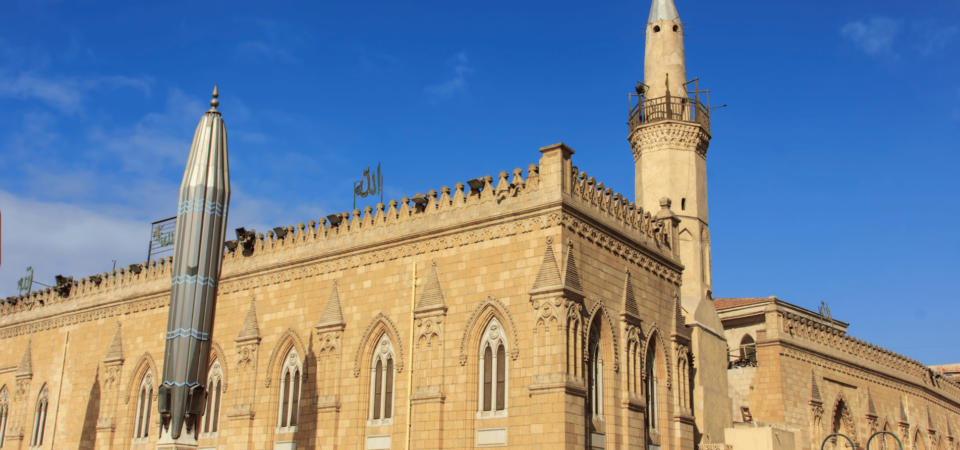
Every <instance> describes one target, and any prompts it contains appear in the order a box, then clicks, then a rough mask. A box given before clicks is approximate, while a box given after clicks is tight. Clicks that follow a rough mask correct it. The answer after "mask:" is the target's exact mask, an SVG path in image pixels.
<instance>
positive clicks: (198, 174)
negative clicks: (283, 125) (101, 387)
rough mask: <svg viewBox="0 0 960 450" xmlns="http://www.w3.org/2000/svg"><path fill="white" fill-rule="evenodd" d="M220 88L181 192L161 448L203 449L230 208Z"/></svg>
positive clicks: (160, 405) (195, 140)
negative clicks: (199, 441)
mask: <svg viewBox="0 0 960 450" xmlns="http://www.w3.org/2000/svg"><path fill="white" fill-rule="evenodd" d="M218 96H219V92H218V91H217V87H216V86H214V87H213V100H211V101H210V106H211V108H210V109H209V110H208V111H207V112H206V113H205V114H204V115H203V117H202V118H201V119H200V123H199V124H198V125H197V130H196V132H194V135H193V145H192V146H191V148H190V156H189V157H188V159H187V167H186V170H184V173H183V182H182V183H181V184H180V204H179V207H178V208H177V229H176V235H175V236H176V239H175V241H174V250H173V255H174V259H173V278H172V283H171V289H170V307H169V311H168V318H167V339H166V348H165V350H164V355H163V383H162V384H161V386H160V388H159V392H158V401H157V409H158V410H159V412H160V420H161V427H162V430H161V439H160V441H159V442H158V446H157V447H158V448H161V449H170V450H173V449H177V450H180V449H187V448H196V440H194V438H193V437H194V435H195V434H196V432H195V431H196V430H195V429H194V427H195V426H196V425H199V423H200V416H201V415H202V414H203V405H204V401H205V395H206V394H205V391H206V384H207V362H208V361H207V360H208V357H209V355H210V337H211V334H212V333H213V317H214V313H215V311H216V302H217V284H218V283H219V281H220V265H221V262H222V260H223V242H224V238H225V236H226V231H227V230H226V229H227V212H228V208H229V205H230V170H229V169H228V164H227V163H228V161H227V160H228V158H227V130H226V128H224V124H223V117H221V115H220V111H218V110H217V106H219V105H220V102H219V101H218V100H217V97H218Z"/></svg>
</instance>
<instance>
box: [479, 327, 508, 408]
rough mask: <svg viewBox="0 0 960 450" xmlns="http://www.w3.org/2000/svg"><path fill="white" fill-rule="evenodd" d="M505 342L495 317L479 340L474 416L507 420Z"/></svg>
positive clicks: (506, 359)
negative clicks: (477, 383)
mask: <svg viewBox="0 0 960 450" xmlns="http://www.w3.org/2000/svg"><path fill="white" fill-rule="evenodd" d="M507 344H508V343H507V340H506V336H505V334H504V332H503V326H502V325H500V321H499V320H497V318H496V317H494V318H493V319H491V320H490V323H488V324H487V328H486V329H485V330H484V331H483V336H482V337H481V338H480V376H479V377H478V378H479V380H480V385H479V388H478V392H479V398H478V402H477V403H478V408H477V417H478V418H487V417H506V416H507V404H508V401H507V399H508V396H507V389H508V388H509V379H510V372H509V370H508V369H509V368H508V367H507V362H508V358H507V350H506V349H507Z"/></svg>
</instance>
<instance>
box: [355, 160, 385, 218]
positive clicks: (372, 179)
mask: <svg viewBox="0 0 960 450" xmlns="http://www.w3.org/2000/svg"><path fill="white" fill-rule="evenodd" d="M363 178H364V179H362V180H360V181H355V182H354V183H353V209H357V196H358V195H359V196H360V198H367V196H368V195H376V194H377V193H379V194H380V203H383V175H382V174H380V163H377V172H376V173H373V172H371V171H370V168H369V167H367V168H366V169H364V170H363ZM364 181H366V182H367V188H366V189H364V188H363V182H364Z"/></svg>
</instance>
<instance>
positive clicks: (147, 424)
mask: <svg viewBox="0 0 960 450" xmlns="http://www.w3.org/2000/svg"><path fill="white" fill-rule="evenodd" d="M144 391H145V392H146V393H147V409H146V411H144V412H143V416H144V417H143V437H147V436H150V410H151V409H152V407H153V389H151V388H150V386H147V387H146V388H145V389H144Z"/></svg>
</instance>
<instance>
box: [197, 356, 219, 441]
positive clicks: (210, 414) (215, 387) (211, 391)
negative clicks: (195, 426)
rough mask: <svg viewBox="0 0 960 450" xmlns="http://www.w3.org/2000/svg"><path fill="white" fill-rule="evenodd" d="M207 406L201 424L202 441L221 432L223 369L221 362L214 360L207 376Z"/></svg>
mask: <svg viewBox="0 0 960 450" xmlns="http://www.w3.org/2000/svg"><path fill="white" fill-rule="evenodd" d="M207 389H208V392H207V406H206V408H204V411H203V421H202V423H201V424H200V439H204V438H215V437H217V432H218V431H219V430H220V395H221V393H222V392H223V369H222V368H221V367H220V361H219V360H214V362H213V365H212V366H210V372H209V373H208V374H207Z"/></svg>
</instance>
